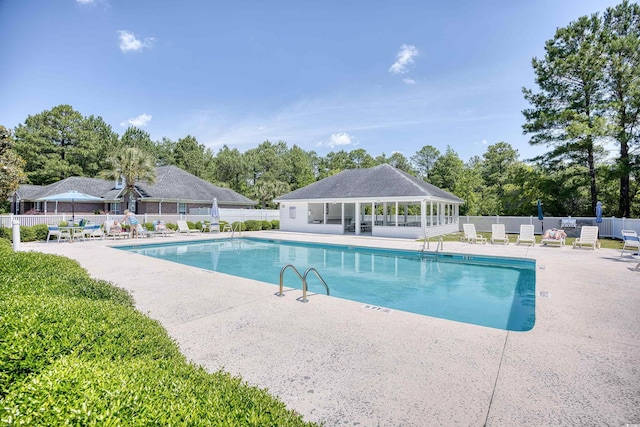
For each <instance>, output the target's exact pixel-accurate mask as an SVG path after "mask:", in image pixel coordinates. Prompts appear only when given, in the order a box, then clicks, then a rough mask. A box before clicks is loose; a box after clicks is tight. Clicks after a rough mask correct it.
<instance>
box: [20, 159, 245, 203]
mask: <svg viewBox="0 0 640 427" xmlns="http://www.w3.org/2000/svg"><path fill="white" fill-rule="evenodd" d="M72 190H75V191H78V192H80V193H84V194H89V195H91V196H96V197H101V198H103V199H105V201H111V200H117V199H119V198H120V196H121V194H120V193H121V192H122V189H117V188H115V183H114V182H113V181H106V180H103V179H97V178H85V177H70V178H66V179H63V180H61V181H58V182H55V183H53V184H49V185H45V186H39V185H21V186H20V188H18V190H17V191H16V193H17V195H18V197H20V199H22V200H38V199H42V198H43V197H47V196H51V195H54V194H59V193H64V192H66V191H72ZM136 190H137V191H138V193H139V194H140V197H141V198H142V199H143V200H144V199H152V200H166V201H171V200H180V201H185V202H187V201H191V202H210V201H212V200H213V198H214V197H215V198H217V199H218V203H219V204H221V205H247V206H253V205H255V204H256V202H255V201H254V200H251V199H249V198H247V197H245V196H243V195H242V194H239V193H236V192H235V191H233V190H231V189H229V188H223V187H218V186H216V185H213V184H211V183H210V182H207V181H205V180H203V179H201V178H198V177H197V176H195V175H192V174H190V173H189V172H186V171H184V170H182V169H180V168H178V167H176V166H159V167H158V168H156V182H155V183H154V184H147V183H144V182H139V183H137V184H136Z"/></svg>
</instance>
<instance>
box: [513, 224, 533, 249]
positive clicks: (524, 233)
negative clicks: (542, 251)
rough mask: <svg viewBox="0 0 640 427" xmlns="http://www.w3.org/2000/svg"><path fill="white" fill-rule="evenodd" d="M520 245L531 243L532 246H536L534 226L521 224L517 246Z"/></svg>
mask: <svg viewBox="0 0 640 427" xmlns="http://www.w3.org/2000/svg"><path fill="white" fill-rule="evenodd" d="M520 243H530V244H531V246H535V245H536V236H535V234H534V228H533V225H532V224H521V225H520V234H519V235H518V239H517V240H516V245H519V244H520Z"/></svg>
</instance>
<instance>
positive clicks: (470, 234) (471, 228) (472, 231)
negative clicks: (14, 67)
mask: <svg viewBox="0 0 640 427" xmlns="http://www.w3.org/2000/svg"><path fill="white" fill-rule="evenodd" d="M462 229H463V230H464V237H463V240H466V241H468V242H469V243H487V239H485V238H484V237H482V236H481V235H479V234H478V233H476V226H475V225H474V224H462Z"/></svg>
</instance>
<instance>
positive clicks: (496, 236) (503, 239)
mask: <svg viewBox="0 0 640 427" xmlns="http://www.w3.org/2000/svg"><path fill="white" fill-rule="evenodd" d="M494 243H502V244H503V245H508V244H509V237H508V236H507V233H506V231H505V229H504V224H491V244H494Z"/></svg>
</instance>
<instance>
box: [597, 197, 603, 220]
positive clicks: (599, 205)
mask: <svg viewBox="0 0 640 427" xmlns="http://www.w3.org/2000/svg"><path fill="white" fill-rule="evenodd" d="M596 224H602V202H598V203H596Z"/></svg>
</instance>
